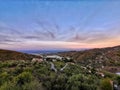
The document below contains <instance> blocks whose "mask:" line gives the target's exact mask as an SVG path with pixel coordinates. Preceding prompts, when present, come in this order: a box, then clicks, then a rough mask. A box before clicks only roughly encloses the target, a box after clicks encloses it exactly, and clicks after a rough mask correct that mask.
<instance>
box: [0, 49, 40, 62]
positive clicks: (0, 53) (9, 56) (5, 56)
mask: <svg viewBox="0 0 120 90" xmlns="http://www.w3.org/2000/svg"><path fill="white" fill-rule="evenodd" d="M35 57H38V58H40V56H35V55H31V54H26V53H21V52H17V51H12V50H3V49H0V60H1V61H4V60H31V59H32V58H35Z"/></svg>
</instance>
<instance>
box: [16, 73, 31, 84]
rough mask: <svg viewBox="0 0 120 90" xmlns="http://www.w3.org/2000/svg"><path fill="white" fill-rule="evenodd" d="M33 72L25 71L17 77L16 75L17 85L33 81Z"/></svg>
mask: <svg viewBox="0 0 120 90" xmlns="http://www.w3.org/2000/svg"><path fill="white" fill-rule="evenodd" d="M32 78H33V77H32V74H31V73H30V72H23V73H21V74H19V75H18V76H17V77H15V80H14V81H15V82H16V84H17V85H23V84H25V83H28V82H31V81H32Z"/></svg>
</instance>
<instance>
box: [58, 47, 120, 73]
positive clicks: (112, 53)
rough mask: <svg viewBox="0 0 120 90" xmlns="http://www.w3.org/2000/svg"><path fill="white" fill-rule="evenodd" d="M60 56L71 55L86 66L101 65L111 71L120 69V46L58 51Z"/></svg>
mask: <svg viewBox="0 0 120 90" xmlns="http://www.w3.org/2000/svg"><path fill="white" fill-rule="evenodd" d="M58 55H60V56H64V57H68V56H69V57H71V58H73V59H74V60H75V62H77V63H81V64H83V65H84V66H91V67H99V68H100V67H101V68H103V67H104V69H107V70H109V71H111V72H115V71H120V46H115V47H108V48H96V49H90V50H85V51H71V52H62V53H58Z"/></svg>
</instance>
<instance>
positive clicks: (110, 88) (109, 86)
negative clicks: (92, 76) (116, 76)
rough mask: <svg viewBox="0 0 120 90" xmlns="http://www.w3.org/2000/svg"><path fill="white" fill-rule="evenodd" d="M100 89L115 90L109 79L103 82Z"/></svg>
mask: <svg viewBox="0 0 120 90" xmlns="http://www.w3.org/2000/svg"><path fill="white" fill-rule="evenodd" d="M100 88H101V90H113V86H112V84H111V80H110V79H108V78H105V79H103V80H101V82H100Z"/></svg>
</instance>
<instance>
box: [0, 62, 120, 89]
mask: <svg viewBox="0 0 120 90" xmlns="http://www.w3.org/2000/svg"><path fill="white" fill-rule="evenodd" d="M53 63H54V65H55V67H56V68H57V70H58V72H57V73H56V72H54V71H52V70H51V69H50V67H51V65H50V62H41V63H39V62H31V61H1V62H0V90H113V86H112V84H111V83H110V81H116V82H117V83H118V84H120V77H119V76H116V75H114V74H111V73H108V72H105V71H104V72H103V73H104V74H105V75H106V76H105V78H104V77H101V76H99V75H98V74H97V73H96V72H97V70H96V69H95V68H89V67H88V68H86V69H85V68H84V67H83V66H81V65H80V64H74V63H70V62H68V66H67V67H66V68H65V69H64V70H63V71H60V68H62V67H63V66H64V65H65V62H63V61H55V62H53ZM106 78H107V79H106ZM108 78H109V79H108Z"/></svg>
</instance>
